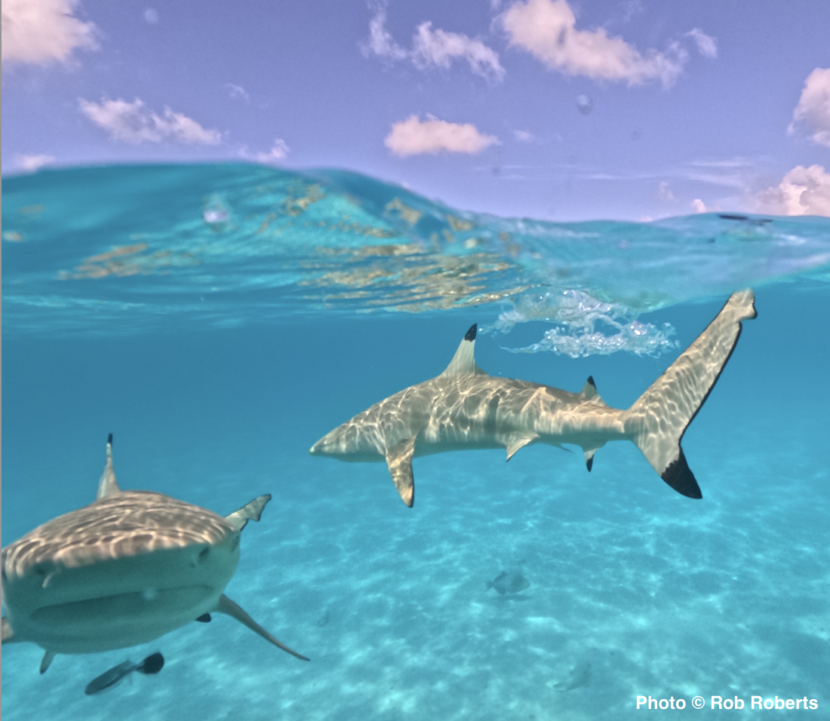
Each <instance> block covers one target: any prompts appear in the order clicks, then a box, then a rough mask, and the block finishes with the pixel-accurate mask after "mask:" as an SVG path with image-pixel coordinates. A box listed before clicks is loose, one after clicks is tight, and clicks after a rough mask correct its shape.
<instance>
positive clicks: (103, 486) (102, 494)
mask: <svg viewBox="0 0 830 721" xmlns="http://www.w3.org/2000/svg"><path fill="white" fill-rule="evenodd" d="M114 493H121V489H120V488H119V487H118V481H116V480H115V471H113V470H112V433H110V434H109V437H108V438H107V464H106V465H105V466H104V472H103V473H102V474H101V480H100V481H98V495H97V496H96V500H97V499H100V498H106V497H107V496H111V495H113V494H114Z"/></svg>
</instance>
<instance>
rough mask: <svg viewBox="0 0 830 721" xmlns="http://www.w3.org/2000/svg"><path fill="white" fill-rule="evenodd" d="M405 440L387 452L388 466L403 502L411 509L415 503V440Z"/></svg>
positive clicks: (412, 438) (413, 437)
mask: <svg viewBox="0 0 830 721" xmlns="http://www.w3.org/2000/svg"><path fill="white" fill-rule="evenodd" d="M416 437H417V436H412V437H411V438H405V439H404V440H402V441H401V442H400V443H398V444H397V445H395V446H393V447H392V448H390V449H389V450H388V451H387V452H386V465H387V466H388V467H389V474H390V475H391V476H392V480H393V481H394V483H395V488H397V489H398V493H399V494H400V497H401V500H402V501H403V502H404V503H405V504H406V505H407V506H409V507H410V508H412V504H413V503H415V479H414V478H413V477H412V455H413V454H414V453H415V438H416Z"/></svg>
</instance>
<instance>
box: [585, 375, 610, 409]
mask: <svg viewBox="0 0 830 721" xmlns="http://www.w3.org/2000/svg"><path fill="white" fill-rule="evenodd" d="M579 397H580V398H581V399H582V400H583V401H594V402H595V403H598V404H601V405H605V401H604V400H602V398H600V397H599V391H597V384H596V383H594V376H588V380H587V381H585V385H584V386H582V391H580V393H579Z"/></svg>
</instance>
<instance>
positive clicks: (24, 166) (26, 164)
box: [14, 154, 55, 173]
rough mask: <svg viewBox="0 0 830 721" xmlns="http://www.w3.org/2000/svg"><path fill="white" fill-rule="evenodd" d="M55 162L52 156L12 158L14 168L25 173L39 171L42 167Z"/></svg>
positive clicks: (20, 156) (19, 156)
mask: <svg viewBox="0 0 830 721" xmlns="http://www.w3.org/2000/svg"><path fill="white" fill-rule="evenodd" d="M54 161H55V157H54V156H53V155H37V154H34V155H16V156H15V157H14V162H15V167H16V168H17V169H19V170H23V171H24V172H27V173H33V172H35V171H36V170H40V169H41V168H42V167H43V166H44V165H49V164H50V163H53V162H54Z"/></svg>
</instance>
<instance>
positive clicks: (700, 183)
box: [2, 0, 830, 220]
mask: <svg viewBox="0 0 830 721" xmlns="http://www.w3.org/2000/svg"><path fill="white" fill-rule="evenodd" d="M828 28H830V3H828V2H826V1H825V0H812V1H811V0H803V1H802V2H799V3H798V4H797V6H791V5H789V4H785V3H781V2H773V1H771V0H756V1H754V2H749V1H744V2H730V3H724V2H722V1H721V0H701V1H700V2H693V3H688V2H657V1H656V0H622V1H610V0H609V1H599V0H596V1H593V2H592V1H590V0H582V1H581V2H577V1H576V0H567V1H566V0H501V1H500V2H499V1H493V2H491V1H489V0H457V1H455V2H452V3H447V2H426V1H420V2H417V3H415V2H407V3H405V2H401V1H398V2H396V1H395V0H389V2H377V1H376V0H373V1H372V2H368V3H367V2H366V1H365V0H321V1H315V2H311V1H308V2H300V1H299V0H297V1H295V2H264V1H262V0H260V1H251V2H237V3H230V2H226V1H224V2H218V1H216V0H199V2H196V1H191V0H178V1H177V2H175V3H163V4H162V3H158V4H154V3H153V2H149V3H147V2H140V3H139V2H117V3H114V2H112V1H111V0H78V1H72V0H5V1H4V3H3V44H2V49H3V90H2V92H3V106H2V107H3V172H4V173H15V172H27V171H28V172H30V171H31V170H32V169H35V168H37V167H40V166H43V165H52V166H65V165H78V164H100V163H119V162H155V161H162V162H194V161H195V162H209V161H216V160H220V161H238V160H243V159H244V160H249V161H253V162H266V163H271V164H274V165H277V166H281V167H286V168H296V169H305V168H314V167H341V168H346V169H350V170H356V171H359V172H363V173H367V174H370V175H374V176H376V177H379V178H381V179H384V180H390V181H395V182H399V183H404V184H406V185H407V186H408V187H410V188H411V189H412V190H414V191H416V192H419V193H422V194H424V195H426V196H428V197H432V198H438V199H440V200H442V201H444V202H446V203H449V204H450V205H453V206H455V207H459V208H463V209H469V210H477V211H487V212H493V213H496V214H499V215H506V216H527V217H535V218H540V219H550V220H582V219H591V218H614V219H631V220H639V219H648V218H655V219H656V218H660V217H665V216H669V215H685V214H689V213H693V212H696V211H702V210H733V211H756V212H764V213H779V214H805V213H806V214H821V215H830V41H828V37H830V35H829V34H828ZM586 111H588V112H586Z"/></svg>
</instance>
